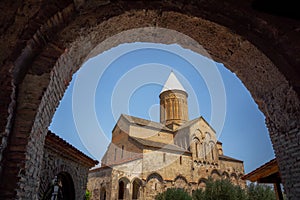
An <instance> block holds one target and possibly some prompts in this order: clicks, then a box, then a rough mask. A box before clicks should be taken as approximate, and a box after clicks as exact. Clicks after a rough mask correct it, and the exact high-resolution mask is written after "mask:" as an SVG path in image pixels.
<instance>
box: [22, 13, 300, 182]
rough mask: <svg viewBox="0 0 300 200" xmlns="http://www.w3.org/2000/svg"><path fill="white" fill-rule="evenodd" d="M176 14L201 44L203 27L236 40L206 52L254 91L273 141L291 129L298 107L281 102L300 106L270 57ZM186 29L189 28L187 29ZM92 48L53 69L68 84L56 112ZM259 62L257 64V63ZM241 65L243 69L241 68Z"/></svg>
mask: <svg viewBox="0 0 300 200" xmlns="http://www.w3.org/2000/svg"><path fill="white" fill-rule="evenodd" d="M148 13H149V12H147V14H148ZM135 14H136V15H135ZM139 15H141V13H134V14H133V15H131V13H130V14H129V16H127V14H126V17H127V18H126V19H125V20H126V22H128V17H129V18H130V16H134V17H136V16H139ZM174 15H175V16H177V17H176V19H180V21H182V22H184V25H185V26H180V25H178V27H182V30H181V31H182V32H189V30H190V29H189V28H190V27H193V28H195V29H193V30H194V31H195V32H193V33H191V35H193V34H195V38H196V39H197V40H198V41H203V40H206V39H207V38H209V37H208V36H207V35H206V36H205V37H203V38H201V37H202V35H203V34H199V33H202V32H201V31H200V30H197V27H201V28H202V27H206V28H207V27H209V30H210V31H209V32H210V33H213V34H212V35H211V37H212V38H214V39H216V38H215V37H214V34H215V33H218V34H215V35H216V37H217V38H222V40H224V41H229V40H228V39H233V40H230V42H232V44H234V45H236V44H239V45H237V46H235V47H237V48H235V47H234V48H233V49H229V50H224V51H222V50H216V49H215V48H214V47H210V45H211V46H216V48H218V49H220V48H219V46H218V45H217V44H220V47H223V43H222V42H219V41H218V40H214V39H213V40H207V43H209V44H207V43H206V44H205V47H207V49H209V50H210V51H211V52H213V54H214V57H216V58H217V59H218V60H220V61H224V62H223V63H224V64H225V65H226V66H227V67H229V68H230V69H231V70H232V71H234V72H236V73H237V74H238V76H239V77H240V78H241V79H242V80H243V81H245V83H246V86H247V88H248V89H249V90H250V91H251V94H252V95H253V96H254V98H255V100H256V101H257V102H258V104H259V106H260V109H261V110H263V112H264V113H265V115H266V116H267V119H268V122H269V124H270V127H272V132H273V134H272V136H273V138H277V137H279V135H278V134H280V133H282V132H288V131H289V130H290V129H291V126H292V125H291V124H290V122H292V121H294V120H293V119H295V118H296V119H297V117H298V116H295V117H293V114H291V113H293V112H288V111H287V110H295V107H296V106H294V107H293V106H291V107H289V106H284V105H285V103H282V102H290V100H292V102H296V104H292V105H299V104H298V101H297V99H296V100H295V101H293V97H294V92H293V90H292V89H289V88H290V87H289V86H288V84H287V83H286V81H285V79H284V78H283V77H282V74H280V73H278V72H277V71H276V69H277V68H276V66H274V65H273V64H272V63H271V61H270V60H268V58H266V57H265V55H263V53H262V52H260V51H259V50H257V49H256V48H255V47H253V45H252V44H251V43H249V42H248V41H245V40H244V39H243V38H240V37H235V36H236V35H234V34H233V32H234V31H233V32H232V31H231V30H227V29H223V28H224V27H217V28H216V27H215V26H214V23H211V22H206V21H205V20H204V23H203V24H201V22H203V20H201V19H199V21H198V19H197V20H195V19H194V18H193V17H191V18H189V16H187V15H183V16H182V14H179V13H175V14H174ZM174 15H173V16H171V15H170V16H171V17H170V18H168V15H167V16H166V17H165V18H162V19H163V20H162V22H164V23H162V24H161V26H165V27H168V26H171V27H172V24H175V21H173V20H170V19H172V18H173V17H174ZM178 15H179V16H178ZM142 16H144V14H142ZM154 16H156V17H157V15H155V14H154ZM181 16H182V17H181ZM150 18H151V17H149V20H150ZM147 19H148V17H147ZM155 19H156V18H155ZM157 19H160V17H157ZM166 19H168V20H166ZM182 19H184V20H182ZM195 21H196V23H199V22H200V24H201V26H196V25H195V24H194V22H195ZM155 22H156V20H155ZM170 22H171V23H170ZM110 23H112V24H110V25H112V26H111V27H118V26H117V25H116V24H119V23H120V24H121V25H122V23H123V24H127V26H128V23H124V19H123V21H122V17H121V16H117V17H116V18H115V19H113V20H110ZM114 23H116V24H114ZM147 23H148V22H147ZM147 23H146V24H147ZM168 23H170V24H168ZM210 23H211V24H212V26H210ZM192 24H194V25H192ZM142 25H144V24H141V26H142ZM147 25H148V24H147ZM191 25H192V26H191ZM187 27H188V28H187ZM123 28H124V27H123ZM129 28H130V27H126V25H125V28H124V30H126V29H129ZM218 28H220V29H218ZM95 29H96V28H95ZM121 29H122V28H120V29H118V30H116V31H119V30H121ZM184 29H186V30H184ZM99 30H105V28H103V27H102V28H101V29H99ZM113 30H115V29H114V28H113ZM178 30H179V31H180V28H178ZM211 30H214V31H211ZM95 32H99V33H100V32H101V31H97V30H95ZM204 32H205V31H204ZM112 33H114V31H112ZM221 33H226V35H227V34H228V35H229V36H228V37H220V34H221ZM87 34H90V32H87ZM93 37H94V35H93ZM82 38H85V37H82ZM94 38H97V37H94ZM99 38H100V39H99ZM99 38H97V39H95V40H96V41H95V40H92V39H91V38H89V37H86V38H85V39H84V40H85V41H79V42H78V43H77V44H75V48H76V46H77V47H78V46H79V47H84V46H85V45H81V44H84V43H86V44H87V43H88V44H91V43H93V44H95V43H97V42H98V41H99V40H102V39H103V37H99ZM71 41H75V39H74V40H73V39H72V40H71ZM87 41H91V43H89V42H87ZM80 42H82V43H80ZM112 44H113V45H115V43H112ZM234 45H233V46H234ZM70 46H72V45H70ZM225 46H226V45H225ZM226 47H227V46H226ZM241 47H243V48H241ZM89 48H93V45H91V46H90V47H88V48H87V50H85V51H84V52H83V53H79V54H80V55H79V57H80V58H79V59H76V61H74V62H73V61H72V62H70V63H71V64H70V65H69V64H68V65H67V64H66V62H65V61H66V60H67V62H68V61H69V60H68V59H71V58H72V59H73V58H77V57H78V56H72V55H74V52H75V51H74V49H71V50H70V52H71V53H70V54H69V52H68V53H66V54H64V56H66V57H70V58H66V57H64V59H66V60H64V61H63V64H62V65H65V67H64V68H63V67H62V68H60V69H61V70H62V71H59V72H58V73H57V71H56V70H57V69H54V70H53V71H55V72H53V74H54V75H53V74H52V75H51V76H57V74H58V75H59V76H61V77H55V78H58V79H59V81H60V82H62V83H64V84H65V85H64V86H62V89H60V90H61V91H60V90H59V91H57V97H55V98H57V99H56V102H55V103H54V105H52V108H51V109H53V110H54V109H55V108H56V106H57V104H58V103H57V102H58V101H59V99H60V98H61V94H58V93H61V92H63V91H64V90H65V87H66V85H67V84H68V83H69V80H70V74H71V75H72V74H73V73H74V71H76V70H77V68H76V67H79V66H80V65H81V64H82V60H83V57H85V56H86V54H87V52H89V51H90V50H91V49H89ZM237 49H238V50H237ZM72 50H73V52H72ZM219 51H221V52H219ZM230 52H231V53H230ZM72 53H73V54H72ZM75 54H76V53H75ZM247 54H249V55H247ZM228 55H231V56H228ZM251 57H252V59H253V57H259V58H262V59H261V60H259V61H257V60H256V59H255V61H253V62H254V63H253V62H251V61H249V59H251ZM62 60H63V59H62ZM248 61H249V62H248ZM256 61H257V62H258V63H256ZM59 62H60V61H59ZM59 62H57V63H59ZM248 64H249V69H250V68H251V69H250V70H249V71H250V72H251V70H253V71H252V72H254V73H250V74H247V72H245V71H244V70H245V69H246V67H247V65H248ZM58 65H60V64H58ZM69 66H76V67H75V69H71V70H66V69H67V68H68V67H69ZM239 66H241V68H239ZM244 67H245V69H244ZM261 67H262V68H261ZM254 68H257V69H254ZM274 69H275V72H274ZM64 70H65V71H64ZM246 71H247V70H246ZM249 71H248V72H249ZM266 71H268V73H267V74H266V73H265V72H266ZM65 72H66V73H65ZM253 74H255V76H252V75H253ZM262 74H265V76H266V77H264V76H263V75H262ZM278 74H279V76H277V75H278ZM47 75H48V74H46V76H47ZM256 75H258V76H256ZM260 75H262V76H260ZM68 76H69V77H68ZM278 77H279V78H278ZM55 78H53V77H51V80H57V79H55ZM30 79H31V75H29V76H28V77H26V78H25V81H24V82H23V83H24V85H25V86H26V84H27V83H28V82H30ZM49 80H50V78H49ZM269 80H270V81H269ZM32 81H33V82H34V81H36V80H34V79H32ZM59 81H57V82H55V81H53V82H51V84H52V85H51V84H49V85H50V86H49V88H55V87H53V86H54V85H55V84H58V82H59ZM256 81H258V82H259V83H257V82H256ZM264 81H265V82H264ZM273 81H274V84H273ZM256 83H257V86H255V85H256ZM262 83H265V84H262ZM262 85H263V86H262ZM270 85H272V86H270ZM47 86H48V85H47V84H46V86H45V85H43V84H42V85H41V86H40V90H41V93H43V92H44V91H45V88H47ZM21 89H23V90H26V87H25V89H24V88H21ZM49 91H51V92H52V90H50V89H49V90H47V91H46V92H45V95H44V96H43V101H46V102H51V101H50V100H49V99H48V98H50V97H47V95H48V94H49V93H50V92H49ZM286 93H289V95H287V96H289V97H287V98H285V97H284V96H285V94H286ZM37 96H38V95H37ZM49 96H51V95H49ZM54 96H55V95H54ZM278 96H280V97H278ZM37 98H40V96H38V97H37ZM281 100H283V101H281ZM38 105H39V104H38ZM274 105H277V106H275V107H279V108H282V109H274ZM40 107H41V108H40V109H39V110H41V113H43V111H44V104H41V106H40ZM51 109H50V110H51ZM269 111H271V112H269ZM273 111H274V112H273ZM34 112H38V111H34ZM52 112H54V111H49V113H50V114H49V116H52V115H53V113H52ZM47 114H48V113H47ZM49 116H48V115H47V117H45V116H43V115H42V114H40V113H37V114H36V115H35V114H34V117H32V119H34V118H36V119H41V120H32V121H35V122H38V123H42V124H46V125H45V127H43V128H41V129H37V128H32V127H30V129H28V130H38V131H36V132H34V133H32V134H35V135H39V134H41V133H42V132H43V133H45V132H46V130H45V129H46V127H47V126H48V124H49V123H50V120H51V117H50V119H48V118H49ZM275 116H280V117H275ZM41 121H42V122H41ZM295 121H296V122H297V121H299V120H295ZM30 126H31V125H30ZM36 126H38V125H35V124H34V125H33V127H36ZM31 128H32V129H31ZM279 130H280V131H279ZM32 138H34V139H36V137H32ZM273 142H274V146H275V147H278V150H277V153H278V154H282V155H281V156H280V159H281V161H284V158H288V153H286V152H282V151H279V146H280V144H281V142H280V141H278V143H276V142H277V140H275V139H274V140H273ZM291 142H292V141H291ZM38 144H43V137H41V138H40V140H39V141H37V144H31V143H30V145H38ZM40 148H42V147H40ZM27 153H28V154H30V153H31V152H27ZM29 157H31V158H35V157H36V156H29ZM30 162H31V161H28V163H29V164H28V165H30ZM32 163H33V162H32ZM282 163H284V162H282ZM279 164H280V162H279ZM285 164H286V163H284V164H282V167H283V169H285V168H284V165H285ZM287 171H288V170H287V169H286V170H285V173H283V175H284V176H285V177H289V178H290V179H291V180H292V181H290V183H292V182H293V180H294V178H293V177H292V176H290V175H289V174H288V173H287ZM24 176H28V177H30V176H31V174H30V173H29V174H25V175H24ZM34 178H36V177H33V178H32V179H34ZM24 180H27V179H26V178H25V179H24ZM286 181H289V180H288V179H287V178H286ZM22 184H24V183H22ZM289 185H292V184H289Z"/></svg>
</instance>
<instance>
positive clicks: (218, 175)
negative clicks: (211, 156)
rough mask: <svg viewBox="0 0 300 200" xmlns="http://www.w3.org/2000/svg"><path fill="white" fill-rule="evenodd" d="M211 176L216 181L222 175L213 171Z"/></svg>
mask: <svg viewBox="0 0 300 200" xmlns="http://www.w3.org/2000/svg"><path fill="white" fill-rule="evenodd" d="M210 176H211V177H212V178H213V179H214V180H215V179H219V178H221V174H220V172H219V171H218V170H216V169H213V170H212V171H211V173H210Z"/></svg>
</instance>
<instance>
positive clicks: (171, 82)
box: [160, 71, 186, 94]
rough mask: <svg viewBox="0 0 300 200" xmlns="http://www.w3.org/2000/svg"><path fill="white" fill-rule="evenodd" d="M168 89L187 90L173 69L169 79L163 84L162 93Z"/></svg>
mask: <svg viewBox="0 0 300 200" xmlns="http://www.w3.org/2000/svg"><path fill="white" fill-rule="evenodd" d="M168 90H181V91H184V92H186V91H185V89H184V87H183V86H182V85H181V83H180V82H179V80H178V79H177V77H176V76H175V74H174V72H173V71H171V73H170V75H169V78H168V79H167V81H166V83H165V85H164V86H163V89H162V90H161V92H160V94H161V93H163V92H165V91H168Z"/></svg>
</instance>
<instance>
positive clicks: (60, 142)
mask: <svg viewBox="0 0 300 200" xmlns="http://www.w3.org/2000/svg"><path fill="white" fill-rule="evenodd" d="M45 146H48V147H52V149H54V150H57V151H58V152H62V153H64V155H67V156H68V157H71V156H72V157H73V158H74V159H76V160H78V161H81V162H83V163H85V164H87V165H88V166H90V167H93V166H94V165H96V164H98V163H99V162H98V161H97V160H94V159H92V158H90V157H89V156H87V155H85V154H84V153H82V152H81V151H79V150H78V149H76V148H75V147H74V146H72V145H71V144H69V143H68V142H66V141H65V140H64V139H62V138H60V137H59V136H57V135H55V134H54V133H52V132H51V131H48V133H47V136H46V140H45Z"/></svg>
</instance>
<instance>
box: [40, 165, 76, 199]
mask: <svg viewBox="0 0 300 200" xmlns="http://www.w3.org/2000/svg"><path fill="white" fill-rule="evenodd" d="M47 172H48V173H47V176H43V178H42V179H41V183H40V188H39V192H38V197H39V199H42V198H43V196H44V194H45V193H46V192H47V190H48V189H49V187H50V186H51V184H52V180H53V179H54V177H55V176H58V175H60V174H63V175H64V177H66V179H67V181H68V182H70V181H71V182H72V184H73V186H72V187H73V190H74V191H73V192H74V195H75V191H77V190H78V189H79V188H78V185H77V184H78V183H76V184H75V183H74V181H75V180H76V179H74V177H76V175H75V174H76V172H74V170H72V169H71V168H70V167H68V166H67V165H59V166H57V167H55V168H54V169H53V170H48V171H47Z"/></svg>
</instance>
